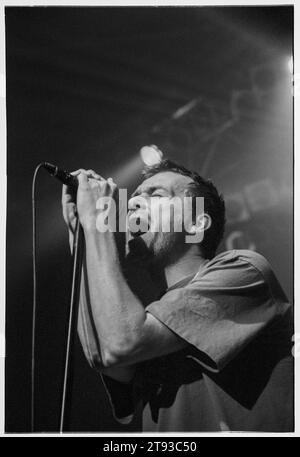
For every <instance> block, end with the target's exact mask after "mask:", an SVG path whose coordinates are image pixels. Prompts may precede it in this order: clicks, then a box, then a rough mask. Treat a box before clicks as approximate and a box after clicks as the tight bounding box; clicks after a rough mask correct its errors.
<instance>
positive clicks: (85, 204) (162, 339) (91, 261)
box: [77, 174, 188, 367]
mask: <svg viewBox="0 0 300 457" xmlns="http://www.w3.org/2000/svg"><path fill="white" fill-rule="evenodd" d="M79 182H80V185H79V189H78V200H77V205H78V213H79V218H80V221H81V224H82V226H83V229H84V234H85V240H86V266H87V271H88V289H89V293H90V304H91V312H92V316H93V321H94V323H95V330H96V333H97V337H98V339H99V342H100V352H101V354H100V355H101V360H102V364H103V365H104V366H105V367H128V366H130V365H133V364H135V363H137V362H140V361H142V360H146V359H151V358H154V357H158V356H161V355H165V354H167V353H170V352H175V351H177V350H179V349H182V348H183V347H185V346H187V344H188V343H186V342H185V341H184V340H183V339H181V338H180V337H178V336H177V335H176V334H175V333H173V332H172V331H171V330H170V329H168V327H166V326H165V325H164V324H162V323H161V322H160V321H158V320H157V319H156V318H155V317H153V316H152V315H150V314H149V313H146V312H145V310H144V307H143V305H142V303H141V301H140V300H139V299H138V298H137V297H136V296H135V295H134V293H133V292H132V291H131V289H130V287H129V286H128V283H127V281H126V280H125V278H124V275H123V272H122V268H121V265H120V261H119V256H118V251H117V247H116V242H115V237H114V233H111V232H109V231H107V232H105V233H101V232H99V231H98V230H97V228H96V217H97V211H96V202H97V199H98V198H99V196H101V195H103V196H105V197H107V196H113V194H114V192H115V190H116V187H115V185H113V184H112V182H108V181H105V180H102V181H100V182H99V187H98V188H96V189H95V188H91V186H90V184H89V182H88V179H87V176H86V175H85V174H80V175H79ZM99 278H101V281H99Z"/></svg>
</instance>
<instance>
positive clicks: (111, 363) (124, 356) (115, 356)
mask: <svg viewBox="0 0 300 457" xmlns="http://www.w3.org/2000/svg"><path fill="white" fill-rule="evenodd" d="M135 353H136V344H132V343H128V342H126V343H125V344H118V345H114V346H111V347H109V348H107V349H106V350H104V351H103V353H102V366H103V368H112V367H118V366H126V365H130V364H131V363H134V354H135Z"/></svg>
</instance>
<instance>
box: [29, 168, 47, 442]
mask: <svg viewBox="0 0 300 457" xmlns="http://www.w3.org/2000/svg"><path fill="white" fill-rule="evenodd" d="M42 167H44V163H40V164H39V165H38V166H37V167H36V169H35V171H34V175H33V179H32V190H31V203H32V275H33V302H32V334H31V398H30V422H31V433H34V428H35V330H36V308H37V306H36V304H37V269H36V204H35V187H36V178H37V174H38V172H39V170H40V169H41V168H42Z"/></svg>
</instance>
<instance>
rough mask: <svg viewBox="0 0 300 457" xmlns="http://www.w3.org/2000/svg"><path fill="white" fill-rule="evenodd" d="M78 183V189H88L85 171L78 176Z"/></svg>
mask: <svg viewBox="0 0 300 457" xmlns="http://www.w3.org/2000/svg"><path fill="white" fill-rule="evenodd" d="M78 182H79V186H80V187H84V188H87V187H88V175H87V173H86V172H85V170H84V171H82V172H81V173H80V174H79V175H78Z"/></svg>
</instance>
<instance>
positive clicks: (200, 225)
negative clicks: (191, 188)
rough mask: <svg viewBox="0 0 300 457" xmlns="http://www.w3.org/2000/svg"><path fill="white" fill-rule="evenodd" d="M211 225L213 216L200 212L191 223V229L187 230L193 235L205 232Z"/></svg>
mask: <svg viewBox="0 0 300 457" xmlns="http://www.w3.org/2000/svg"><path fill="white" fill-rule="evenodd" d="M210 226H211V217H210V215H209V214H207V213H202V214H199V215H198V216H197V218H196V222H195V223H194V224H191V225H190V227H189V229H188V230H186V232H187V233H189V234H191V235H195V234H196V233H199V232H204V231H205V230H207V229H209V228H210Z"/></svg>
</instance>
